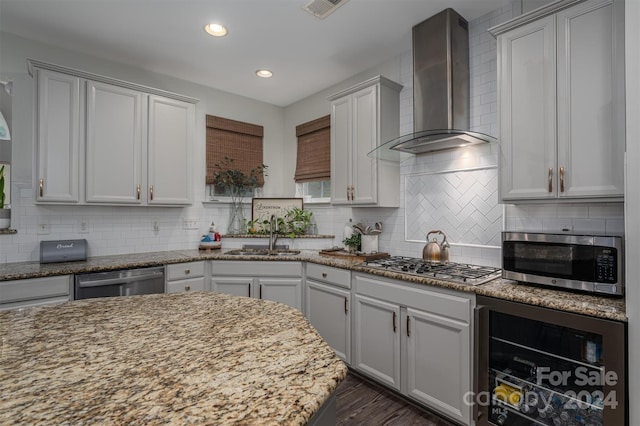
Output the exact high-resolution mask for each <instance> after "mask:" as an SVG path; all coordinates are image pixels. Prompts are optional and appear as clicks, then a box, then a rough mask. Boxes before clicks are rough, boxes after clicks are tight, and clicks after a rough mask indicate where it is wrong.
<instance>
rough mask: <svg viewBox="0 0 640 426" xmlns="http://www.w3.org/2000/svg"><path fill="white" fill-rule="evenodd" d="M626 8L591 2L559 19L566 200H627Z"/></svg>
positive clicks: (560, 133) (560, 112)
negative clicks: (590, 198)
mask: <svg viewBox="0 0 640 426" xmlns="http://www.w3.org/2000/svg"><path fill="white" fill-rule="evenodd" d="M622 8H623V3H622V2H618V1H615V2H614V1H611V0H605V1H603V0H591V1H586V2H584V3H580V4H578V5H576V6H573V7H571V8H568V9H565V10H563V11H561V12H560V13H559V14H558V16H557V23H558V168H559V170H561V171H563V172H564V173H563V175H564V176H561V177H560V178H561V179H562V181H561V182H560V190H559V192H558V194H559V196H560V197H562V198H565V197H566V198H578V197H583V198H584V197H622V196H623V195H624V151H625V129H624V16H623V15H622V13H623V11H622ZM560 168H562V169H560Z"/></svg>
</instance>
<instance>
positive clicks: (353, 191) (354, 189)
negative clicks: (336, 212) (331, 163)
mask: <svg viewBox="0 0 640 426" xmlns="http://www.w3.org/2000/svg"><path fill="white" fill-rule="evenodd" d="M355 199H356V187H355V186H351V201H355Z"/></svg>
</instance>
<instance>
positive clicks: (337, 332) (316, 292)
mask: <svg viewBox="0 0 640 426" xmlns="http://www.w3.org/2000/svg"><path fill="white" fill-rule="evenodd" d="M350 287H351V272H350V271H348V270H344V269H338V268H333V267H330V266H324V265H317V264H313V263H308V264H307V279H306V288H305V295H306V303H305V308H306V315H307V318H308V319H309V322H310V323H311V325H313V327H314V328H315V329H316V330H317V331H318V333H320V335H321V336H322V338H323V339H324V340H325V341H326V342H327V343H328V344H329V346H331V348H332V349H333V350H334V351H335V352H336V355H338V357H340V358H341V359H342V360H343V361H344V362H346V363H347V364H351V292H350V291H349V288H350Z"/></svg>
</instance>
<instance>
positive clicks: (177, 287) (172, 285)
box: [167, 277, 205, 293]
mask: <svg viewBox="0 0 640 426" xmlns="http://www.w3.org/2000/svg"><path fill="white" fill-rule="evenodd" d="M204 287H205V282H204V277H200V278H190V279H188V280H179V281H173V282H169V283H167V293H180V292H183V291H204V290H205V288H204Z"/></svg>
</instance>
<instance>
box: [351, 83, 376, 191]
mask: <svg viewBox="0 0 640 426" xmlns="http://www.w3.org/2000/svg"><path fill="white" fill-rule="evenodd" d="M377 93H378V86H371V87H367V88H366V89H362V90H360V91H359V92H356V93H354V94H353V95H352V96H353V101H352V102H353V120H352V121H353V125H352V128H353V142H352V148H351V152H352V159H351V167H352V172H351V174H352V184H351V185H352V186H353V198H352V201H353V204H374V203H376V202H377V201H378V193H377V187H376V181H377V167H376V160H375V159H374V158H371V157H369V156H367V154H368V153H369V152H371V151H372V150H373V149H374V148H376V146H377V141H378V135H377V123H378V116H377Z"/></svg>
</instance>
